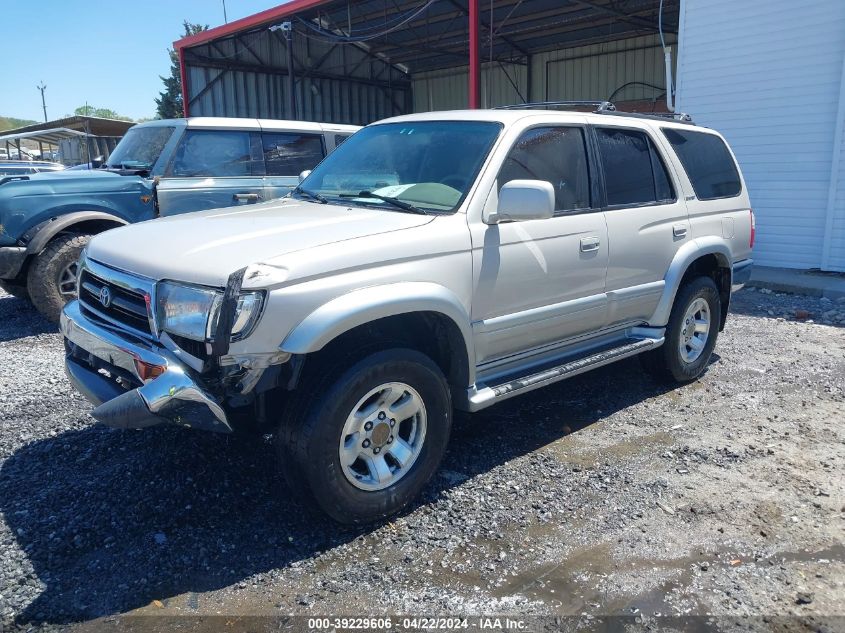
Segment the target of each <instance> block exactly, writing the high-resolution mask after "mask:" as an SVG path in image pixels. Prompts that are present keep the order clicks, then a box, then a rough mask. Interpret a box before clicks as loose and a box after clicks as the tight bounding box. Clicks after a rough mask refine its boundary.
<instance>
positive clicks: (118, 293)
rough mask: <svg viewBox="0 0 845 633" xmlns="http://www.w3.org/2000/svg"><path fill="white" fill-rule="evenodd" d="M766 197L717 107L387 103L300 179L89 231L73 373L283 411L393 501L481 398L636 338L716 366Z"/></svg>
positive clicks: (315, 446)
mask: <svg viewBox="0 0 845 633" xmlns="http://www.w3.org/2000/svg"><path fill="white" fill-rule="evenodd" d="M753 241H754V216H753V214H752V212H751V208H750V203H749V199H748V194H747V192H746V188H745V185H744V183H743V180H742V176H741V175H740V172H739V169H738V167H737V164H736V161H735V159H734V157H733V155H732V153H731V151H730V150H729V149H728V146H727V145H726V143H725V141H724V139H723V138H722V137H721V136H720V135H719V134H717V133H716V132H714V131H712V130H708V129H705V128H702V127H698V126H695V125H693V124H691V123H690V122H685V121H680V120H677V119H670V118H667V119H658V118H654V117H646V116H637V115H624V114H622V113H618V112H614V111H612V110H611V108H610V107H609V104H605V105H603V106H602V107H600V108H599V109H598V110H597V111H596V112H589V113H588V112H574V111H569V112H561V111H551V110H550V109H548V108H546V109H541V110H532V109H530V108H521V109H513V110H488V111H459V112H437V113H428V114H416V115H409V116H402V117H398V118H393V119H388V120H385V121H381V122H378V123H375V124H372V125H370V126H368V127H366V128H364V129H363V130H361V131H360V132H358V133H357V134H356V135H355V136H353V137H352V138H350V139H349V140H348V141H347V142H346V143H344V144H343V145H342V146H341V147H340V148H339V149H337V150H336V151H335V152H334V153H332V154H330V155H329V156H328V157H327V158H326V159H325V160H324V161H323V162H322V163H321V164H320V165H319V166H318V167H316V168H315V169H314V171H313V172H312V173H310V175H308V176H307V177H306V178H305V179H304V180H303V181H302V182H301V183H300V184H299V186H298V187H297V188H296V189H294V190H293V192H292V193H291V194H290V195H289V196H287V197H286V198H283V199H280V200H274V201H271V202H266V203H261V204H256V205H253V206H251V207H250V208H248V209H237V210H226V209H224V210H211V211H203V212H199V213H193V214H189V215H185V216H176V217H170V218H162V219H159V220H155V221H152V222H145V223H142V224H138V225H134V226H128V227H125V228H119V229H115V230H112V231H109V232H107V233H104V234H102V235H98V236H96V237H95V238H94V239H92V240H91V242H90V244H89V245H88V246H87V248H86V250H85V252H84V253H83V254H82V258H81V261H80V274H79V288H78V292H79V299H78V301H73V302H71V303H69V304H68V305H67V306H66V307H65V309H64V313H63V316H62V332H63V334H64V337H65V344H66V351H67V362H66V367H67V372H68V375H69V377H70V380H71V381H72V383H73V384H74V385H75V386H76V388H77V389H78V390H79V391H81V392H82V393H83V394H85V396H87V398H88V399H89V400H91V401H92V402H93V403H94V404H95V405H97V406H96V408H95V409H94V410H93V412H92V415H93V417H94V418H96V419H97V420H98V421H100V422H102V423H104V424H107V425H110V426H114V427H120V428H142V427H149V426H152V425H156V424H162V423H169V424H177V425H182V426H187V427H192V428H196V429H206V430H211V431H224V432H231V431H238V430H248V431H254V432H259V433H273V434H274V435H275V438H276V442H277V446H278V459H279V463H280V465H281V468H282V470H283V472H284V474H285V476H286V478H287V479H288V481H289V482H290V484H291V487H292V488H293V489H294V490H296V491H299V492H301V493H304V494H305V496H306V497H307V498H309V499H310V500H311V501H312V502H313V503H315V504H316V505H317V506H318V507H319V508H322V510H324V511H325V512H327V513H328V514H329V515H331V516H332V517H334V518H335V519H336V520H338V521H341V522H347V523H364V522H369V521H373V520H379V519H383V518H384V517H387V516H390V515H391V514H394V513H395V512H397V511H399V510H400V509H401V508H402V507H403V506H405V505H406V504H407V503H408V502H409V501H410V500H412V499H413V498H414V496H415V495H416V494H417V493H418V492H419V491H420V489H421V488H422V487H423V485H425V483H426V482H427V481H428V480H429V479H430V478H431V477H432V475H433V473H434V472H435V471H436V469H437V468H438V466H439V464H440V461H441V459H442V458H443V455H444V452H445V450H446V444H447V441H448V438H449V432H450V427H451V423H452V409H453V407H456V408H458V409H462V410H465V411H478V410H480V409H483V408H485V407H488V406H490V405H493V404H496V403H498V402H501V401H503V400H505V399H507V398H510V397H513V396H517V395H521V394H524V393H527V392H529V391H532V390H534V389H537V388H539V387H543V386H545V385H548V384H551V383H554V382H557V381H559V380H562V379H565V378H568V377H570V376H574V375H576V374H580V373H582V372H585V371H587V370H590V369H593V368H595V367H599V366H602V365H606V364H608V363H611V362H614V361H617V360H620V359H623V358H627V357H630V356H633V355H639V357H640V358H641V359H642V362H643V364H644V366H645V367H646V368H647V369H648V370H650V371H651V372H652V373H653V374H655V375H656V376H658V377H660V378H662V379H667V380H670V381H678V382H687V381H691V380H694V379H696V378H697V377H698V376H700V375H701V374H702V372H704V371H705V369H706V368H707V365H708V363H709V361H710V356H711V352H712V351H713V347H714V345H715V344H716V337H717V335H718V332H719V331H720V330H721V329H722V328H723V327H724V326H725V320H726V318H727V314H728V302H729V301H730V297H731V291H732V290H737V289H738V288H740V287H741V286H742V284H743V283H744V282H745V281H746V280H747V278H748V276H749V273H750V269H751V259H750V256H751V248H752V245H753Z"/></svg>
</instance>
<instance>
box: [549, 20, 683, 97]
mask: <svg viewBox="0 0 845 633" xmlns="http://www.w3.org/2000/svg"><path fill="white" fill-rule="evenodd" d="M666 43H667V44H668V45H670V46H672V45H673V44H674V38H673V37H671V36H670V37H668V38H667V41H666ZM676 52H677V51H675V50H674V48H673V53H676ZM532 73H533V82H532V86H533V87H532V100H534V101H557V100H564V101H565V100H570V99H576V100H577V99H609V98H610V97H611V95H613V94H614V92H616V95H615V96H614V99H615V100H616V101H642V100H647V99H654V98H656V97H660V95H661V93H663V92H664V91H665V88H666V81H665V75H666V72H665V62H664V61H663V49H662V47H661V46H660V39H659V37H658V36H656V35H654V36H644V37H635V38H631V39H627V40H618V41H616V42H607V43H604V44H593V45H591V46H579V47H578V48H570V49H566V50H561V51H553V52H551V53H542V54H540V55H535V57H534V59H533V62H532ZM630 82H642V83H646V84H651V85H652V86H656V88H653V87H648V86H644V85H641V84H640V83H638V84H635V85H629V86H627V87H624V88H623V86H625V84H628V83H630Z"/></svg>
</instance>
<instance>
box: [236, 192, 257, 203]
mask: <svg viewBox="0 0 845 633" xmlns="http://www.w3.org/2000/svg"><path fill="white" fill-rule="evenodd" d="M232 198H233V199H234V200H237V201H239V202H241V201H243V202H256V201H257V200H258V198H259V196H258V194H257V193H236V194H235V195H233V196H232Z"/></svg>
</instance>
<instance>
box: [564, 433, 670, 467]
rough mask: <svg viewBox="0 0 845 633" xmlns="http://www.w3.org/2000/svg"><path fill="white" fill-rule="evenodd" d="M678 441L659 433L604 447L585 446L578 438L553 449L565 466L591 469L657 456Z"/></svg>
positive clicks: (667, 434) (565, 440)
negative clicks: (608, 461) (632, 459)
mask: <svg viewBox="0 0 845 633" xmlns="http://www.w3.org/2000/svg"><path fill="white" fill-rule="evenodd" d="M676 441H677V438H676V437H674V436H673V435H672V434H671V433H667V432H666V431H657V432H655V433H649V434H648V435H641V436H638V437H634V438H631V439H626V440H623V441H621V442H617V443H616V444H610V445H609V446H603V447H595V446H585V445H583V444H581V443H579V442H578V440H577V439H576V438H571V439H562V440H558V441H556V442H554V443H553V444H552V445H551V449H552V450H553V451H554V453H555V455H556V456H557V457H558V459H559V461H560V462H561V463H563V464H568V465H571V466H580V467H584V468H591V467H593V466H596V465H597V464H598V463H600V462H602V461H606V460H610V461H616V460H619V459H620V458H621V459H627V458H636V457H640V456H642V455H646V454H647V455H655V454H658V453H659V452H662V449H664V448H666V447H669V446H672V445H673V444H675V442H676Z"/></svg>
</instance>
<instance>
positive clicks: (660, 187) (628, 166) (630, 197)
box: [596, 128, 675, 207]
mask: <svg viewBox="0 0 845 633" xmlns="http://www.w3.org/2000/svg"><path fill="white" fill-rule="evenodd" d="M596 135H597V138H598V143H599V154H600V156H601V162H602V166H603V167H604V182H605V189H606V191H607V204H608V206H611V207H612V206H620V205H621V206H633V205H639V204H657V203H660V202H670V201H673V200H675V192H674V190H673V188H672V183H671V180H670V179H669V173H668V172H667V171H666V165H664V164H663V161H662V160H661V158H660V155H659V154H658V153H657V149H656V148H655V147H654V144H653V143H652V141H651V139H650V138H649V137H648V134H646V133H645V132H640V131H638V130H624V129H619V128H596Z"/></svg>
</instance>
